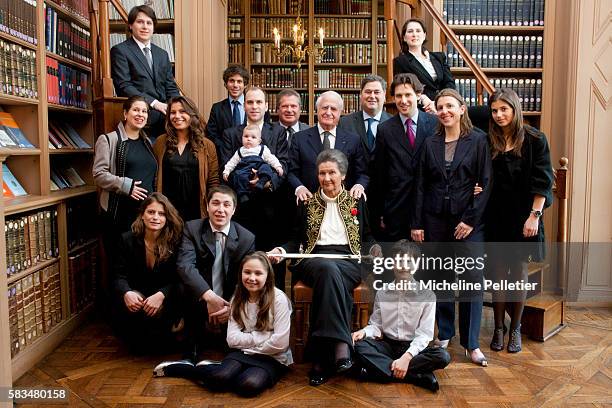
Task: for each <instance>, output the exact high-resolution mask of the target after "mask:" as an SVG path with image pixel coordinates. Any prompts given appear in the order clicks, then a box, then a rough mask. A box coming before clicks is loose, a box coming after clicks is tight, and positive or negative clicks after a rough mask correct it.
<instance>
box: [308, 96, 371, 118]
mask: <svg viewBox="0 0 612 408" xmlns="http://www.w3.org/2000/svg"><path fill="white" fill-rule="evenodd" d="M339 93H340V96H341V97H342V101H344V110H343V111H342V115H348V114H350V113H353V112H356V111H358V110H359V109H361V104H360V101H359V94H358V93H342V92H339ZM319 96H321V92H317V93H316V94H315V101H316V100H317V98H318V97H319Z"/></svg>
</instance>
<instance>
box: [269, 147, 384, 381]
mask: <svg viewBox="0 0 612 408" xmlns="http://www.w3.org/2000/svg"><path fill="white" fill-rule="evenodd" d="M316 165H317V171H318V179H319V190H318V192H317V194H314V196H313V197H312V198H311V199H309V200H308V201H306V202H305V203H303V204H301V205H300V208H299V209H298V217H297V224H298V225H297V226H296V228H295V231H294V237H293V239H292V240H291V241H290V242H289V243H287V244H286V245H283V246H282V247H277V248H274V249H273V250H272V251H270V252H269V253H268V255H269V256H270V260H271V261H272V262H278V261H280V260H281V259H282V254H286V253H295V252H298V251H299V249H300V245H301V246H302V250H303V252H304V253H306V254H338V255H351V254H352V255H359V254H360V253H361V246H362V242H363V241H364V240H365V241H366V242H367V241H370V234H369V228H368V224H367V219H368V217H367V214H366V206H365V202H364V199H363V198H361V199H360V200H356V199H354V198H352V197H351V196H350V194H349V193H348V192H347V191H346V190H345V189H344V186H343V183H342V182H343V180H344V179H345V177H346V172H347V169H348V160H347V158H346V156H345V155H344V153H342V152H341V151H340V150H336V149H328V150H324V151H322V152H321V153H320V154H319V156H318V157H317V161H316ZM370 253H372V254H373V255H376V256H378V255H380V253H381V250H380V246H378V245H374V246H372V247H371V248H370ZM276 254H278V255H276ZM293 271H294V273H295V274H296V276H297V277H298V279H300V280H302V281H303V282H304V283H305V284H306V285H308V286H310V287H312V291H313V299H312V306H311V309H310V333H309V341H308V345H307V348H306V352H307V355H308V356H309V357H310V359H311V360H312V361H313V368H312V370H311V372H310V385H313V386H317V385H321V384H323V383H324V382H325V381H327V378H328V377H329V376H330V375H331V374H333V373H342V372H345V371H347V370H349V369H350V368H351V367H352V365H353V362H352V360H351V349H352V344H353V342H352V340H351V312H352V307H353V289H355V287H356V286H357V285H359V283H360V282H361V273H360V266H359V263H358V261H357V260H355V259H326V258H316V257H315V258H307V259H302V260H299V261H298V262H297V263H296V264H295V265H294V268H293Z"/></svg>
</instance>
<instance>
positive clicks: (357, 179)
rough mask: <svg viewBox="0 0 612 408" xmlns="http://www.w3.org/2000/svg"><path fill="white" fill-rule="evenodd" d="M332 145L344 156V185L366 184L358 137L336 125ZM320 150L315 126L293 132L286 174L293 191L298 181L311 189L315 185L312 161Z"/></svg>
mask: <svg viewBox="0 0 612 408" xmlns="http://www.w3.org/2000/svg"><path fill="white" fill-rule="evenodd" d="M334 147H335V148H336V149H338V150H340V151H341V152H342V153H344V154H345V155H346V157H347V158H348V162H349V168H348V172H347V175H346V180H345V182H344V183H345V187H346V189H347V190H350V189H351V187H353V185H355V184H361V185H362V186H363V188H368V182H369V180H370V179H369V177H368V174H367V161H366V158H365V154H364V151H363V148H362V147H361V141H360V140H359V137H358V136H357V135H356V134H353V133H349V132H347V131H346V130H344V129H341V128H336V144H335V145H334ZM322 150H323V143H322V142H321V136H320V135H319V128H318V127H317V126H313V127H311V128H310V129H307V130H304V131H302V132H297V133H296V134H294V135H293V142H292V143H291V148H290V149H289V177H288V179H289V185H290V187H291V189H292V190H293V191H294V190H295V189H296V188H298V187H299V186H301V185H304V186H305V187H306V188H307V189H308V190H309V191H310V192H311V193H314V192H315V191H317V190H318V189H319V181H318V179H317V166H316V161H317V156H318V155H319V153H321V151H322Z"/></svg>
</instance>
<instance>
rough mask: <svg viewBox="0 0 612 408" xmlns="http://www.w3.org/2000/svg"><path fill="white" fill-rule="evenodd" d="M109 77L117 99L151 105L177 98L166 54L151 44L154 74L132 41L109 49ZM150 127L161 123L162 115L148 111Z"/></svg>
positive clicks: (130, 39) (128, 40) (126, 41)
mask: <svg viewBox="0 0 612 408" xmlns="http://www.w3.org/2000/svg"><path fill="white" fill-rule="evenodd" d="M110 54H111V76H112V78H113V84H114V85H115V91H116V92H117V96H127V97H129V96H133V95H141V96H143V97H144V98H145V100H146V101H147V104H149V105H151V102H153V101H154V100H155V99H157V100H158V101H160V102H164V103H165V102H166V101H168V99H170V98H171V97H173V96H177V95H178V94H179V91H178V87H177V86H176V82H175V81H174V76H173V75H172V65H171V64H170V59H169V58H168V53H166V51H164V50H163V49H161V48H160V47H158V46H157V45H155V44H153V43H151V55H152V57H153V71H152V72H151V68H149V64H148V63H147V60H146V58H145V56H144V53H143V52H142V51H141V50H140V47H138V44H136V41H134V39H133V38H128V39H127V40H125V41H124V42H122V43H119V44H117V45H115V46H114V47H113V48H111V52H110ZM149 118H150V119H151V120H150V121H149V123H151V122H155V121H157V120H158V119H163V115H162V113H161V112H159V111H156V110H154V109H151V110H150V112H149Z"/></svg>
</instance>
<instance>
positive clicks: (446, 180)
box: [411, 89, 491, 366]
mask: <svg viewBox="0 0 612 408" xmlns="http://www.w3.org/2000/svg"><path fill="white" fill-rule="evenodd" d="M435 103H436V109H437V111H438V119H439V121H440V125H439V127H438V129H439V130H438V132H437V133H436V134H435V135H433V136H432V137H429V138H427V139H425V142H424V145H423V153H422V156H421V160H420V163H419V166H418V171H417V182H416V203H415V214H414V218H413V225H412V231H411V235H412V239H413V240H414V241H417V242H422V241H428V242H434V243H441V244H436V245H435V246H434V251H433V255H435V256H442V257H443V258H445V257H450V259H453V260H454V261H453V262H454V263H453V265H451V267H447V266H444V267H442V268H441V270H440V269H439V270H435V271H430V273H431V275H430V276H428V277H427V278H428V279H429V280H435V281H437V282H442V281H446V282H449V281H450V282H455V281H456V282H457V283H458V284H459V285H463V286H462V287H463V288H464V289H462V290H460V302H459V337H460V343H461V345H462V346H463V347H464V348H465V354H466V356H469V358H470V359H471V360H472V361H473V362H474V363H476V364H479V365H482V366H486V365H487V360H486V358H485V356H484V354H482V352H481V351H480V346H479V343H478V337H479V334H480V320H481V317H482V280H483V268H484V265H482V264H478V263H477V262H475V264H473V265H472V266H471V267H468V266H467V264H466V265H464V266H465V268H462V267H461V265H460V264H459V262H460V261H463V260H464V259H467V258H473V259H474V260H476V259H478V257H481V256H482V254H483V248H482V242H483V240H484V231H483V227H484V226H483V222H482V218H483V215H484V211H485V206H486V204H487V199H488V196H489V192H490V179H491V157H490V152H489V144H488V141H487V137H486V135H485V134H484V133H483V132H481V131H479V130H477V129H475V128H473V126H472V123H471V122H470V119H469V118H468V116H467V114H466V106H465V101H464V100H463V98H462V97H461V95H459V94H458V93H457V91H455V90H454V89H444V90H442V91H440V92H439V93H438V95H437V96H436V99H435ZM476 186H480V187H481V188H482V191H481V192H480V194H475V192H474V188H475V187H476ZM478 283H480V286H478V285H477V284H478ZM436 295H437V297H438V301H437V303H436V320H437V323H438V339H437V340H436V343H437V344H438V345H439V346H440V347H447V346H448V342H449V341H450V339H451V338H452V337H453V336H454V335H455V323H454V322H455V301H454V300H455V295H454V291H453V290H438V291H436Z"/></svg>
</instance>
